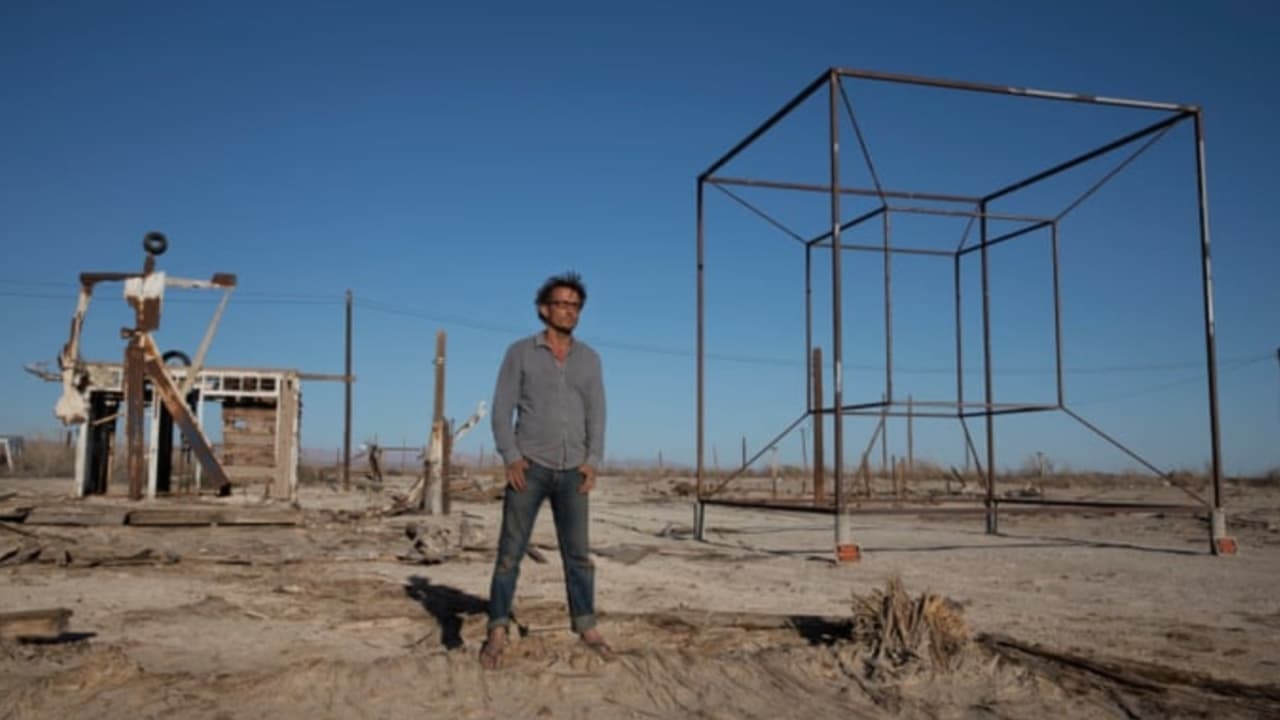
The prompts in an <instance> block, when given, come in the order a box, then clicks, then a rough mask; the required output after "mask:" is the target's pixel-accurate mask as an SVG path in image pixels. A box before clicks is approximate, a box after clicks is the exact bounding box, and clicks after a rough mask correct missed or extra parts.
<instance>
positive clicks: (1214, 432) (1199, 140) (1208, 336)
mask: <svg viewBox="0 0 1280 720" xmlns="http://www.w3.org/2000/svg"><path fill="white" fill-rule="evenodd" d="M1195 153H1196V199H1197V203H1198V207H1199V220H1200V282H1201V291H1202V293H1203V296H1202V300H1203V302H1204V350H1205V364H1206V365H1207V367H1208V375H1209V382H1208V391H1209V441H1210V443H1211V453H1212V461H1211V462H1212V465H1213V510H1214V513H1215V516H1218V515H1220V514H1221V513H1222V435H1221V433H1220V432H1219V427H1218V419H1219V416H1218V349H1217V340H1216V330H1215V322H1214V316H1213V272H1212V267H1211V263H1210V252H1209V244H1210V243H1209V181H1208V177H1207V174H1206V169H1205V156H1204V117H1203V114H1202V113H1201V112H1200V111H1199V110H1197V111H1196V113H1195ZM1222 523H1223V526H1224V527H1223V529H1224V530H1225V520H1222ZM1211 532H1212V531H1211ZM1216 540H1217V538H1212V537H1211V539H1210V544H1211V546H1212V548H1213V552H1214V553H1215V554H1216V553H1217V552H1218V545H1217V542H1216Z"/></svg>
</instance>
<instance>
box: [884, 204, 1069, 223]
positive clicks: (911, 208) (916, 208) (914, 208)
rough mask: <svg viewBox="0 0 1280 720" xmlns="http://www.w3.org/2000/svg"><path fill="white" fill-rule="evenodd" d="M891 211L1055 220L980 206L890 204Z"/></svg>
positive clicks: (970, 216)
mask: <svg viewBox="0 0 1280 720" xmlns="http://www.w3.org/2000/svg"><path fill="white" fill-rule="evenodd" d="M889 212H900V213H908V214H912V215H941V216H945V217H966V218H978V219H987V220H1009V221H1012V222H1028V223H1037V222H1053V218H1051V217H1041V216H1040V215H1022V214H1019V213H1002V212H991V211H990V210H983V209H981V208H980V207H979V208H978V209H974V210H957V209H953V208H934V207H924V206H921V205H890V206H889Z"/></svg>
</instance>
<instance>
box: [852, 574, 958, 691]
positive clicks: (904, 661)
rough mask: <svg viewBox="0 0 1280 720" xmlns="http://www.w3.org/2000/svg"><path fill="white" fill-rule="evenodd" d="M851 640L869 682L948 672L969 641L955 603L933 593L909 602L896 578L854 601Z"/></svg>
mask: <svg viewBox="0 0 1280 720" xmlns="http://www.w3.org/2000/svg"><path fill="white" fill-rule="evenodd" d="M851 636H852V638H853V641H854V645H855V646H856V647H857V648H859V649H860V650H861V651H862V652H863V653H864V654H863V656H862V657H861V660H862V662H863V664H864V666H865V671H866V676H867V677H868V678H872V679H880V678H882V677H883V678H885V679H888V678H893V677H899V676H902V675H904V674H911V673H916V672H922V671H923V672H935V673H949V672H951V671H952V670H955V669H957V668H958V667H959V665H960V662H961V660H962V659H963V656H964V653H965V651H966V650H967V649H968V648H969V647H970V641H971V639H972V633H971V632H970V630H969V625H968V623H966V622H965V619H964V613H963V610H962V609H961V608H960V605H959V603H957V602H955V601H954V600H951V599H949V598H945V597H941V596H939V595H934V594H932V593H923V594H921V595H920V596H918V597H915V598H912V597H911V596H910V595H909V594H908V593H907V591H906V589H905V588H904V587H903V585H902V580H901V579H899V578H897V577H895V578H892V579H890V580H889V581H888V582H887V583H886V584H885V587H884V589H882V590H881V589H877V590H873V591H872V592H871V593H870V594H869V595H865V596H860V595H855V596H854V598H853V626H852V631H851Z"/></svg>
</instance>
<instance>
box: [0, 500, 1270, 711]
mask: <svg viewBox="0 0 1280 720" xmlns="http://www.w3.org/2000/svg"><path fill="white" fill-rule="evenodd" d="M394 482H395V481H394V480H393V482H392V483H389V485H391V484H393V483H394ZM400 482H403V481H400ZM674 484H675V481H673V480H657V481H644V480H635V479H629V478H621V477H616V478H613V477H611V478H603V479H602V482H601V485H600V487H599V489H598V490H597V491H596V493H595V494H594V495H593V496H592V505H593V507H592V516H593V522H592V544H593V548H594V551H595V552H594V559H595V562H596V566H597V604H598V610H599V614H600V625H601V629H602V630H603V631H604V632H605V634H606V635H607V636H608V637H609V638H610V640H611V641H612V642H613V644H614V645H615V647H616V648H617V649H618V651H619V655H618V657H617V658H616V659H614V660H612V661H606V660H604V659H602V658H600V657H598V656H596V655H595V654H593V653H591V652H589V651H588V650H587V649H586V648H584V647H582V646H581V644H580V643H578V642H577V640H576V637H575V636H574V635H573V634H572V633H571V632H570V631H569V629H568V619H567V617H566V614H565V613H566V611H565V602H564V597H565V593H564V587H563V584H562V579H561V578H562V576H561V567H560V562H559V556H558V554H557V552H556V546H555V535H554V529H553V526H552V523H551V517H550V512H549V510H544V512H543V513H542V515H541V516H540V518H539V521H538V526H537V529H536V530H535V535H534V542H535V546H536V547H537V548H539V549H541V550H542V551H543V555H544V556H545V560H546V562H545V563H538V562H534V561H533V560H532V559H527V560H526V561H525V563H524V565H523V570H522V573H523V574H522V577H521V581H520V587H519V591H518V597H517V609H516V613H517V621H518V623H519V624H520V632H519V633H518V634H517V636H516V637H514V638H513V643H512V645H511V647H510V648H509V650H508V652H507V653H506V655H505V656H504V659H503V664H502V667H501V669H500V670H498V671H496V672H486V671H484V670H483V669H482V668H481V667H480V665H479V663H478V662H477V651H478V649H479V646H480V642H481V640H482V639H483V633H484V622H485V602H486V597H487V594H488V583H489V574H490V571H491V568H492V563H493V557H494V546H495V540H496V533H497V528H498V519H499V513H500V503H498V502H492V501H485V500H483V499H481V498H478V497H477V498H476V499H473V500H470V501H455V503H454V506H453V512H452V514H451V515H450V516H449V517H447V518H431V517H422V516H408V515H400V516H391V517H388V516H386V515H384V514H382V513H379V512H378V509H379V508H382V507H385V506H387V505H388V503H389V500H388V498H389V496H388V494H387V492H386V491H384V490H368V489H364V490H358V491H352V492H350V493H343V492H339V491H337V489H335V488H332V487H328V486H308V487H305V488H304V490H303V493H302V497H301V500H300V505H301V508H302V515H303V518H304V521H303V523H302V524H301V525H300V526H296V527H260V526H259V527H252V526H248V527H246V526H216V527H182V528H155V527H130V526H97V527H73V526H46V525H41V526H35V525H23V524H15V523H0V525H2V526H3V527H4V529H0V557H2V556H5V555H6V554H7V555H8V558H7V559H6V560H4V561H0V611H12V610H24V609H35V608H50V607H58V606H62V607H67V608H70V609H72V610H73V611H74V616H73V617H72V619H71V628H70V629H71V631H72V632H71V633H70V634H69V635H68V636H67V637H65V638H64V639H63V640H62V641H59V642H54V643H42V644H33V643H17V642H12V641H11V642H8V643H5V644H0V717H3V718H81V717H83V718H131V719H134V720H136V719H140V718H150V717H175V716H177V717H184V718H232V717H234V718H259V717H262V718H266V717H271V718H295V717H296V718H303V717H306V718H313V717H314V718H365V717H368V718H396V717H418V716H421V715H422V714H423V713H431V714H432V715H435V716H440V717H476V718H482V717H636V718H653V717H662V718H667V717H713V718H738V717H746V718H750V717H760V718H775V717H844V718H847V717H883V716H897V717H928V718H934V717H940V718H951V717H956V718H965V717H984V718H985V717H1044V716H1052V717H1089V718H1094V717H1186V716H1192V717H1194V716H1206V717H1207V716H1212V717H1277V716H1280V682H1278V680H1280V592H1277V591H1278V590H1280V488H1267V487H1252V486H1250V487H1236V486H1228V488H1227V493H1228V494H1227V498H1228V508H1229V510H1230V512H1231V515H1230V520H1229V522H1230V534H1231V535H1233V536H1234V537H1236V538H1237V540H1238V541H1239V543H1240V552H1239V554H1238V555H1235V556H1232V557H1214V556H1212V555H1210V554H1209V552H1208V545H1209V543H1208V529H1207V526H1206V524H1205V522H1204V521H1203V520H1202V519H1197V518H1193V517H1174V516H1169V517H1162V516H1160V515H1158V514H1150V513H1148V514H1138V515H1120V516H1103V515H1080V514H1062V515H1025V516H1006V517H1004V518H1003V519H1002V523H1001V531H1002V532H1001V534H1000V535H995V536H992V535H988V534H986V533H985V532H984V530H983V524H982V519H981V518H980V517H954V516H947V517H941V516H920V515H901V516H863V515H860V516H857V517H855V518H854V533H855V539H856V541H857V542H858V543H859V544H860V545H861V547H862V551H863V553H864V556H863V558H862V560H861V561H860V562H857V563H846V564H835V563H833V562H831V557H832V546H833V526H832V519H831V518H830V516H826V515H806V514H800V513H782V512H771V511H761V510H750V509H729V508H717V507H710V508H708V510H707V533H706V537H705V540H704V541H701V542H700V541H697V540H695V539H694V538H692V537H691V524H692V519H693V511H692V503H691V501H690V500H689V499H688V498H687V497H681V496H679V495H678V494H676V493H675V492H673V486H674ZM69 487H70V483H69V481H66V480H30V479H12V478H10V479H3V478H0V495H3V494H5V493H7V492H14V493H17V495H16V496H14V497H11V498H9V499H8V500H6V501H4V502H0V509H2V508H3V507H14V506H18V505H51V504H60V503H65V504H69V505H74V504H79V505H85V504H114V505H122V506H129V507H135V506H137V504H132V505H131V504H130V503H128V501H126V500H124V499H120V498H98V499H93V500H87V501H74V500H69V499H67V498H66V494H67V492H66V491H67V489H68V488H69ZM401 489H402V488H401ZM1054 494H1055V495H1056V496H1068V495H1070V496H1074V497H1090V498H1094V499H1099V498H1110V499H1120V498H1124V499H1134V498H1138V497H1141V498H1145V499H1148V500H1152V501H1157V502H1183V501H1185V500H1186V497H1185V496H1184V495H1182V494H1181V493H1180V492H1179V491H1177V490H1176V489H1173V488H1168V487H1162V486H1158V485H1152V486H1149V487H1142V488H1111V489H1107V488H1099V487H1093V488H1077V489H1075V490H1072V489H1062V490H1055V491H1054ZM204 502H214V501H212V500H206V501H204ZM221 502H233V503H234V502H238V503H251V501H250V500H248V499H245V498H232V499H230V500H224V501H221ZM191 503H192V501H191V500H182V501H177V500H156V501H149V502H145V503H142V504H141V505H142V506H146V507H167V506H170V505H174V504H181V505H190V504H191ZM410 525H414V526H417V527H418V528H419V529H421V530H422V531H423V533H424V535H427V536H434V537H438V538H445V539H446V540H449V541H450V542H452V547H451V550H450V551H449V553H447V555H448V556H447V557H445V558H444V559H443V560H442V561H438V562H435V561H428V560H427V559H426V558H424V557H423V556H422V555H421V554H419V553H415V552H414V549H413V546H412V543H411V541H410V540H409V538H408V536H407V534H406V527H407V526H410ZM433 533H434V535H432V534H433ZM36 547H39V548H40V549H41V553H40V555H39V556H37V557H34V558H32V557H30V555H31V551H32V549H33V548H36ZM10 551H14V552H10ZM24 558H26V559H25V560H24ZM433 559H435V560H438V559H439V558H433ZM895 577H896V578H900V579H901V581H902V583H903V585H904V586H905V588H906V589H907V591H908V592H909V593H911V594H912V595H918V594H921V593H926V592H927V593H934V594H937V595H939V596H943V597H944V598H948V599H950V600H952V601H954V602H955V603H956V604H957V606H958V610H959V611H960V612H962V613H963V619H964V621H965V622H966V623H967V625H968V627H969V629H970V630H971V631H972V636H973V638H974V639H973V641H972V642H970V643H969V644H968V645H967V646H966V647H965V648H964V649H963V651H962V652H961V653H960V654H958V655H956V656H955V657H954V662H953V663H952V664H950V665H949V666H948V667H945V668H944V667H940V666H938V665H937V664H936V663H929V662H927V658H923V659H917V660H911V659H910V658H908V661H906V662H904V663H903V664H894V663H891V662H888V661H887V659H886V658H885V657H883V656H882V657H879V658H876V657H873V655H872V653H871V651H870V650H869V648H868V647H867V645H866V643H865V642H863V641H861V640H859V639H858V637H857V636H856V633H854V632H853V631H852V630H851V626H850V623H849V621H850V618H851V617H852V614H853V607H854V606H853V601H854V597H855V596H862V597H868V596H869V595H870V594H871V593H873V592H874V591H876V590H877V589H878V588H883V587H885V585H886V583H887V582H888V581H889V580H890V579H891V578H895Z"/></svg>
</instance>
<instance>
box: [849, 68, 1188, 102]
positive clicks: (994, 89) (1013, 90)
mask: <svg viewBox="0 0 1280 720" xmlns="http://www.w3.org/2000/svg"><path fill="white" fill-rule="evenodd" d="M834 71H835V72H836V73H837V74H839V75H841V76H843V77H851V78H858V79H861V80H876V81H881V82H891V83H900V84H906V85H926V86H930V87H938V88H947V89H950V90H967V91H973V92H983V93H992V94H996V95H1013V96H1021V97H1030V98H1037V99H1041V100H1060V101H1064V102H1075V103H1087V104H1091V105H1114V106H1116V107H1127V108H1133V109H1135V110H1171V111H1172V110H1181V111H1184V112H1193V111H1195V110H1197V106H1195V105H1190V104H1187V103H1175V102H1158V101H1152V100H1136V99H1131V98H1120V97H1108V96H1105V95H1090V94H1086V93H1075V92H1059V91H1056V90H1038V89H1035V88H1026V87H1015V86H1012V85H996V84H993V83H978V82H968V81H961V80H947V79H943V78H932V77H924V76H920V75H908V74H905V73H890V72H879V71H875V70H863V69H860V68H834Z"/></svg>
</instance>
